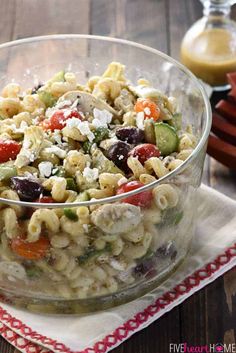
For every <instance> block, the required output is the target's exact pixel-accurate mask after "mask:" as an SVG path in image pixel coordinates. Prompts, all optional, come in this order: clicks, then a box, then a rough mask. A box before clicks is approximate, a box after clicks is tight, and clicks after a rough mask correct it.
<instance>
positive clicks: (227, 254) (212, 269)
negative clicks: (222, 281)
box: [0, 186, 236, 353]
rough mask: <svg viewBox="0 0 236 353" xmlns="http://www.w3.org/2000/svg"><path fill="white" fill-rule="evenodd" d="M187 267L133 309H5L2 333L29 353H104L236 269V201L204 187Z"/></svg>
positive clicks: (0, 318)
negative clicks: (58, 312) (53, 312)
mask: <svg viewBox="0 0 236 353" xmlns="http://www.w3.org/2000/svg"><path fill="white" fill-rule="evenodd" d="M198 205H199V206H198V219H199V221H198V227H197V232H196V236H195V238H194V240H193V244H192V249H191V251H190V253H189V256H188V258H187V259H186V261H185V262H184V263H183V264H182V265H181V267H180V268H179V269H178V271H177V272H176V273H175V274H173V275H172V277H171V278H169V279H168V280H167V281H166V282H165V283H164V284H163V285H162V286H161V287H159V288H158V289H156V290H154V291H153V292H152V293H150V294H147V295H145V296H144V297H142V298H140V299H137V300H135V301H133V302H131V303H129V304H126V305H123V306H120V307H117V308H114V309H110V310H107V311H105V312H98V313H95V314H91V315H84V316H80V317H74V316H71V317H70V316H49V315H36V314H32V313H28V312H24V311H21V310H18V309H15V308H13V307H11V306H8V305H5V304H2V305H1V307H0V333H1V335H2V336H3V337H4V338H5V339H6V340H8V341H9V342H10V343H11V344H12V345H14V346H15V347H17V348H18V349H19V350H21V351H22V352H24V353H46V352H51V353H52V352H56V353H58V352H60V353H105V352H108V351H109V350H111V349H112V348H114V347H116V346H118V345H119V344H121V343H122V342H123V341H125V340H126V339H127V338H129V337H130V336H131V335H133V334H134V333H135V332H137V331H139V330H142V329H143V328H145V327H147V326H148V325H150V324H151V323H152V322H153V321H155V320H157V319H158V318H159V317H160V316H162V315H163V314H164V313H166V312H167V311H169V310H171V309H172V308H173V307H175V306H176V305H178V304H180V303H181V302H183V301H184V300H185V299H186V298H188V297H189V296H191V295H192V294H193V293H194V292H196V291H198V290H199V289H201V288H203V287H204V286H205V285H207V284H208V283H210V282H212V281H214V280H215V279H216V278H217V277H219V276H221V275H222V274H223V273H225V272H226V271H228V270H229V269H231V268H232V267H234V266H235V265H236V201H233V200H231V199H230V198H228V197H226V196H224V195H222V194H220V193H218V192H216V191H214V190H213V189H211V188H208V187H206V186H202V187H201V188H200V190H199V199H198Z"/></svg>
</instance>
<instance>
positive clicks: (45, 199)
mask: <svg viewBox="0 0 236 353" xmlns="http://www.w3.org/2000/svg"><path fill="white" fill-rule="evenodd" d="M34 202H40V203H53V202H54V200H53V198H52V197H51V196H41V197H39V198H38V199H37V200H35V201H34Z"/></svg>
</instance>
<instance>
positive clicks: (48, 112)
mask: <svg viewBox="0 0 236 353" xmlns="http://www.w3.org/2000/svg"><path fill="white" fill-rule="evenodd" d="M56 111H57V109H56V107H52V108H48V109H47V110H46V112H45V116H46V117H47V118H51V117H52V116H53V114H54V113H55V112H56Z"/></svg>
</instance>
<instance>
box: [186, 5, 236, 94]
mask: <svg viewBox="0 0 236 353" xmlns="http://www.w3.org/2000/svg"><path fill="white" fill-rule="evenodd" d="M202 2H203V4H204V17H203V18H202V19H200V20H199V21H197V22H196V23H195V24H194V25H193V26H192V27H191V28H190V29H189V31H188V32H187V33H186V35H185V37H184V39H183V41H182V45H181V60H182V63H183V64H184V65H186V66H187V67H188V68H189V69H190V70H191V71H192V72H193V73H194V74H195V75H196V76H197V77H199V78H200V79H202V80H203V81H205V82H207V83H208V84H210V85H211V86H213V87H215V88H216V89H224V87H225V85H226V84H227V80H226V73H228V72H232V71H236V23H235V22H234V21H232V20H230V19H229V13H230V5H231V4H232V3H233V2H232V1H229V0H206V1H202Z"/></svg>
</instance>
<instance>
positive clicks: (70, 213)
mask: <svg viewBox="0 0 236 353" xmlns="http://www.w3.org/2000/svg"><path fill="white" fill-rule="evenodd" d="M64 215H65V216H66V217H67V218H69V219H70V220H71V221H78V216H77V214H76V213H75V212H74V211H72V209H71V208H64Z"/></svg>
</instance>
